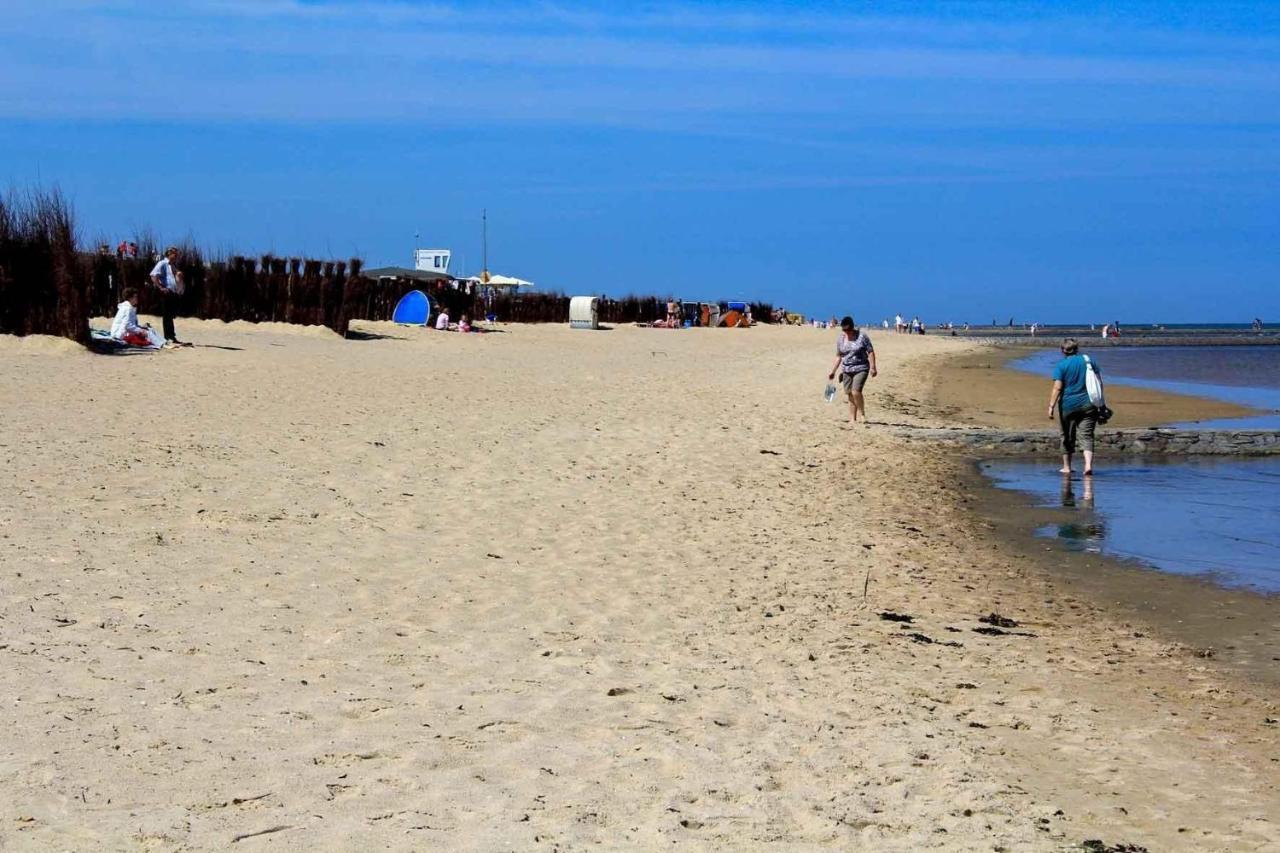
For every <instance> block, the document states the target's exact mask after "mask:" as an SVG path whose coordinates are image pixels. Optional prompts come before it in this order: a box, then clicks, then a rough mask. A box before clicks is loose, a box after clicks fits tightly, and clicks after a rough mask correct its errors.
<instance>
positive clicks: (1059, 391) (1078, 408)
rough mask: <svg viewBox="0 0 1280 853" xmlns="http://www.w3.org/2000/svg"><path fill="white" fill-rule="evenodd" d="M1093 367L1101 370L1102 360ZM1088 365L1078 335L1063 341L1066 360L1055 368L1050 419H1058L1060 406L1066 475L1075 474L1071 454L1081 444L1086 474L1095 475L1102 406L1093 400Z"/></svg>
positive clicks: (1063, 463)
mask: <svg viewBox="0 0 1280 853" xmlns="http://www.w3.org/2000/svg"><path fill="white" fill-rule="evenodd" d="M1092 364H1093V369H1094V370H1095V371H1097V372H1098V375H1099V376H1101V375H1102V371H1100V370H1098V363H1097V362H1096V361H1094V362H1092ZM1087 372H1088V368H1087V367H1086V366H1085V357H1084V356H1083V355H1081V354H1080V344H1079V343H1078V342H1077V341H1076V339H1075V338H1067V339H1066V340H1064V341H1063V342H1062V360H1061V361H1059V362H1058V364H1057V365H1056V366H1055V367H1054V368H1053V391H1052V392H1050V394H1049V420H1053V418H1054V409H1055V408H1056V409H1057V410H1058V411H1057V417H1058V425H1059V426H1060V427H1061V428H1062V468H1061V469H1060V472H1061V473H1063V474H1070V473H1071V456H1072V454H1073V453H1075V451H1076V447H1077V446H1079V447H1080V449H1081V450H1083V451H1084V475H1085V476H1086V477H1091V476H1093V444H1094V441H1093V436H1094V431H1095V430H1096V429H1097V426H1098V409H1097V408H1096V407H1095V406H1094V405H1093V402H1092V401H1090V399H1089V389H1088V387H1087V386H1086V385H1085V376H1086V374H1087Z"/></svg>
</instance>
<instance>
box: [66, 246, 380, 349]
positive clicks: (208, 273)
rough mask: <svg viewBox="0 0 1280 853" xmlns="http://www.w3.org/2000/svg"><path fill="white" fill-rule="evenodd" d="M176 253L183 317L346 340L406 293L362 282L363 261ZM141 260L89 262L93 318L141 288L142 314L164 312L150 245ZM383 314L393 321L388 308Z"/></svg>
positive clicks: (102, 257) (96, 259) (188, 250)
mask: <svg viewBox="0 0 1280 853" xmlns="http://www.w3.org/2000/svg"><path fill="white" fill-rule="evenodd" d="M179 251H180V253H181V254H180V257H181V260H179V262H178V264H177V267H178V269H179V270H180V271H181V272H182V273H183V278H184V281H185V285H186V287H185V289H184V292H183V294H182V295H181V296H179V297H178V298H177V304H176V306H175V308H176V312H177V314H178V316H180V317H198V318H200V319H205V320H225V321H227V322H231V321H233V320H246V321H248V322H250V323H297V324H302V325H311V326H328V327H329V328H331V329H333V330H334V331H336V332H338V333H339V334H346V332H347V328H348V326H349V324H350V322H351V321H352V320H363V319H375V318H380V317H381V314H380V313H374V314H370V313H369V311H370V307H371V306H372V307H373V308H375V310H376V309H377V307H378V306H380V305H382V304H384V303H386V302H388V301H390V302H391V304H392V305H393V306H394V304H395V303H394V299H398V298H399V291H401V290H402V289H403V288H400V287H397V286H393V285H390V284H389V283H387V284H383V283H379V282H374V281H370V280H368V279H366V278H362V277H361V276H360V266H361V261H360V260H359V259H352V260H350V261H320V260H315V259H313V258H279V257H275V256H274V255H264V256H262V257H261V258H246V257H242V256H239V255H237V256H233V257H231V258H229V259H226V260H214V261H212V262H206V261H205V259H204V258H203V257H202V255H201V253H200V251H199V250H198V249H196V248H194V247H191V246H186V247H180V249H179ZM138 254H139V256H140V257H138V258H119V257H116V256H114V255H102V254H98V255H94V256H92V258H91V260H90V261H89V267H90V302H91V306H92V309H93V312H94V313H96V314H98V315H103V316H110V315H111V314H114V313H115V310H116V304H117V303H118V302H119V300H120V293H121V291H122V290H123V289H124V287H127V286H133V287H136V288H137V289H138V292H139V293H138V296H139V299H138V303H139V304H138V309H139V311H140V312H142V313H144V314H155V313H159V310H160V304H159V299H160V292H159V290H158V289H157V288H155V287H153V286H151V285H150V275H151V270H152V268H153V267H154V265H155V263H154V261H151V260H149V259H150V258H151V257H152V256H153V252H152V251H151V247H146V248H145V249H144V248H143V247H139V253H138ZM377 297H381V299H378V298H377ZM386 316H388V317H389V316H390V309H388V310H387V311H386Z"/></svg>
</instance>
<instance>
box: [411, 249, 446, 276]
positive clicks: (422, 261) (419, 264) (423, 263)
mask: <svg viewBox="0 0 1280 853" xmlns="http://www.w3.org/2000/svg"><path fill="white" fill-rule="evenodd" d="M451 254H452V252H450V251H449V250H448V249H414V250H413V268H414V269H416V270H422V271H423V272H438V273H441V274H442V275H448V274H449V256H450V255H451Z"/></svg>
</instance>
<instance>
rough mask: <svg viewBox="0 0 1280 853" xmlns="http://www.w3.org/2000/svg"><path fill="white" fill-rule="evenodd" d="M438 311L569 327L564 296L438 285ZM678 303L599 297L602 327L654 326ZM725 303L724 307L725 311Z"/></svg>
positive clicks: (760, 311)
mask: <svg viewBox="0 0 1280 853" xmlns="http://www.w3.org/2000/svg"><path fill="white" fill-rule="evenodd" d="M428 295H429V296H430V297H431V298H432V300H433V301H434V302H435V303H436V305H437V306H438V307H443V308H444V309H445V310H446V311H448V312H449V316H450V317H454V318H457V317H459V316H461V315H462V314H467V315H469V316H471V317H477V318H479V317H484V316H485V315H487V314H493V315H494V316H495V317H497V319H498V320H499V321H501V322H504V323H568V322H569V299H570V298H569V297H568V296H565V295H564V294H562V293H501V294H499V295H497V296H494V297H486V296H484V295H483V294H482V293H470V294H469V293H467V292H466V291H463V290H454V289H453V288H452V287H450V286H449V285H447V284H446V285H438V286H435V287H432V288H431V289H430V290H429V291H428ZM669 301H677V302H678V301H679V300H678V299H675V297H673V296H664V297H660V298H659V297H653V296H626V297H623V298H622V299H610V298H608V297H605V296H602V297H600V302H599V306H598V307H599V318H600V322H601V323H606V324H608V323H612V324H615V325H621V324H628V323H651V322H653V321H654V320H665V319H666V317H667V303H668V302H669ZM724 304H725V303H721V305H722V307H723V305H724ZM750 308H751V316H752V317H754V318H756V319H757V320H761V321H764V322H768V320H769V318H770V317H772V316H773V306H772V305H770V304H769V303H766V302H752V303H750Z"/></svg>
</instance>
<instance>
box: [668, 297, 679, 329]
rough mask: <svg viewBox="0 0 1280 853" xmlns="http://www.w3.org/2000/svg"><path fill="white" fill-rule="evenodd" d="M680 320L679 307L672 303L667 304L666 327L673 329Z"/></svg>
mask: <svg viewBox="0 0 1280 853" xmlns="http://www.w3.org/2000/svg"><path fill="white" fill-rule="evenodd" d="M679 318H680V306H679V305H677V304H676V303H675V302H674V301H670V300H668V302H667V326H668V327H670V328H672V329H674V328H675V327H676V326H677V325H678V321H679Z"/></svg>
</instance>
